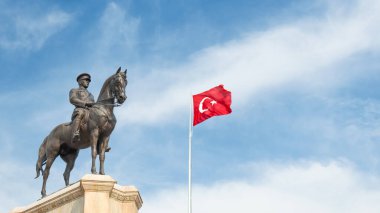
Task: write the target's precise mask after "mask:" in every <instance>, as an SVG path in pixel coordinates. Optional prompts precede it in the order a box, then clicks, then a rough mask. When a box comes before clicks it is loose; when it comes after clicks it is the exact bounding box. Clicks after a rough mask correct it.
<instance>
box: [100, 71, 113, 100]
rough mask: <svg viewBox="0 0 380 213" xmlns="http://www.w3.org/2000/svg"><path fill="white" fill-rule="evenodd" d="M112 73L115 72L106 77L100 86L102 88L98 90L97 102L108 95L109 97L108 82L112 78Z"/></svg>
mask: <svg viewBox="0 0 380 213" xmlns="http://www.w3.org/2000/svg"><path fill="white" fill-rule="evenodd" d="M114 75H115V74H113V75H111V76H110V77H108V78H107V80H106V81H105V82H104V83H103V86H102V89H101V90H100V93H99V96H98V100H97V102H99V101H101V100H104V99H106V98H108V97H111V95H112V94H111V90H110V87H109V84H110V83H111V81H112V78H113V76H114Z"/></svg>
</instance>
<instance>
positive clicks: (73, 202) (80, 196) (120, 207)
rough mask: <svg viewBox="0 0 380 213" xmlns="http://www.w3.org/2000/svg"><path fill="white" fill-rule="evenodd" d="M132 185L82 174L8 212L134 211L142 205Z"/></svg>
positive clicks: (114, 212) (111, 212) (101, 212)
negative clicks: (26, 204)
mask: <svg viewBox="0 0 380 213" xmlns="http://www.w3.org/2000/svg"><path fill="white" fill-rule="evenodd" d="M142 203H143V202H142V199H141V196H140V193H139V191H138V190H137V189H136V187H134V186H120V185H118V184H116V181H115V180H114V179H112V178H111V176H108V175H90V174H88V175H85V176H83V177H82V179H80V180H79V181H78V182H76V183H74V184H72V185H70V186H68V187H66V188H64V189H61V190H59V191H57V192H55V193H53V194H51V195H49V196H46V197H44V198H43V199H41V200H38V201H36V202H34V203H32V204H30V205H29V206H26V207H17V208H15V209H13V210H12V211H11V213H32V212H33V213H34V212H35V213H39V212H41V213H42V212H43V213H45V212H47V213H60V212H78V213H137V212H138V210H139V209H140V208H141V206H142Z"/></svg>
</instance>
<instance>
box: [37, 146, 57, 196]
mask: <svg viewBox="0 0 380 213" xmlns="http://www.w3.org/2000/svg"><path fill="white" fill-rule="evenodd" d="M47 154H48V156H47V160H46V166H45V171H44V176H43V177H44V180H43V183H42V190H41V195H42V197H45V196H46V181H47V179H48V177H49V173H50V167H51V165H52V164H53V162H54V160H55V158H56V157H57V156H58V150H51V151H50V152H49V153H47Z"/></svg>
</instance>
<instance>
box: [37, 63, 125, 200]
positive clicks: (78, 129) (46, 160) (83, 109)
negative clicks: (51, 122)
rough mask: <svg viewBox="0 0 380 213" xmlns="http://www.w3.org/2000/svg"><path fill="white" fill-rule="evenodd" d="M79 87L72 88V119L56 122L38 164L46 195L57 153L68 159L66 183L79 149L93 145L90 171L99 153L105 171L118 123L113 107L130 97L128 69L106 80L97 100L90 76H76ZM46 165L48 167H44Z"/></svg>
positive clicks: (93, 167)
mask: <svg viewBox="0 0 380 213" xmlns="http://www.w3.org/2000/svg"><path fill="white" fill-rule="evenodd" d="M77 82H78V85H79V88H74V89H72V90H71V91H70V95H69V100H70V103H72V104H73V105H74V106H75V109H74V112H73V115H72V118H71V120H72V121H71V122H70V123H63V124H60V125H58V126H56V127H55V128H54V129H53V130H52V131H51V132H50V134H49V135H48V136H46V138H45V139H44V140H43V142H42V144H41V146H40V148H39V151H38V160H37V164H36V173H37V175H36V178H38V177H39V176H40V173H42V175H43V183H42V190H41V195H42V197H45V196H46V181H47V179H48V177H49V171H50V168H51V166H52V164H53V162H54V160H55V159H56V157H57V156H60V157H61V158H62V159H63V160H64V161H65V162H66V169H65V172H64V173H63V178H64V180H65V184H66V186H68V185H69V179H70V172H71V170H72V169H73V167H74V164H75V160H76V158H77V156H78V154H79V150H80V149H85V148H88V147H90V148H91V157H92V165H91V173H92V174H97V172H96V166H95V160H96V157H97V155H99V162H100V165H99V174H101V175H104V174H105V173H104V160H105V152H108V151H109V150H110V149H111V148H110V147H108V142H109V139H110V136H111V133H112V131H113V129H114V127H115V125H116V118H115V115H114V113H113V109H114V107H116V106H120V105H121V104H123V103H124V101H125V100H126V99H127V96H126V95H125V87H126V86H127V83H128V81H127V70H125V71H124V72H122V71H121V67H119V69H118V70H117V71H116V73H115V74H113V75H112V76H110V77H109V78H108V79H107V80H106V81H105V82H104V84H103V87H102V89H101V91H100V94H99V97H98V99H97V101H96V102H95V101H94V96H93V95H92V94H91V93H90V92H89V91H88V90H87V88H88V86H89V83H90V82H91V76H90V75H89V74H87V73H82V74H80V75H79V76H78V77H77ZM43 165H45V168H44V169H43V168H42V167H43Z"/></svg>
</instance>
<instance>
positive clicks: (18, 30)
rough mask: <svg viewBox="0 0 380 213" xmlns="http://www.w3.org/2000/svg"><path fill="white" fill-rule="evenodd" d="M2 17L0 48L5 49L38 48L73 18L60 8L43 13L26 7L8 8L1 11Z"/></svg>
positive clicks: (0, 15) (0, 16)
mask: <svg viewBox="0 0 380 213" xmlns="http://www.w3.org/2000/svg"><path fill="white" fill-rule="evenodd" d="M0 18H1V19H2V24H1V26H0V48H1V49H5V50H14V49H23V50H38V49H40V48H41V47H42V46H43V45H44V44H45V42H46V41H47V40H48V39H49V38H50V37H51V36H53V35H54V34H55V33H57V32H59V31H60V30H62V29H63V28H65V27H66V26H67V25H68V24H69V23H70V21H71V20H72V16H71V15H70V14H68V13H66V12H63V11H60V10H56V11H50V12H47V13H43V14H42V13H31V12H30V10H26V9H25V8H24V9H22V8H13V9H11V8H8V10H7V11H2V12H0Z"/></svg>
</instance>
